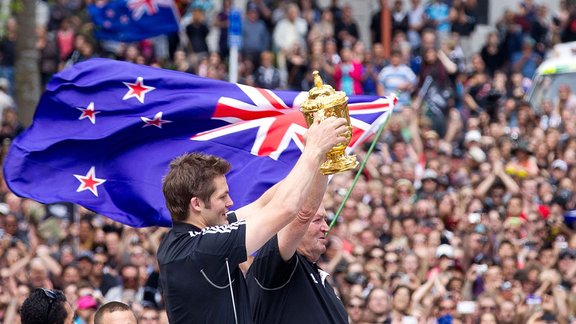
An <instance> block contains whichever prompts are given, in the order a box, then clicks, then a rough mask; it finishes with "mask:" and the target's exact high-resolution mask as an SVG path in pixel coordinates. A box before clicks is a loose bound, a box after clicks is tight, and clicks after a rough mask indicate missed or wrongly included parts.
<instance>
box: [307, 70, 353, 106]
mask: <svg viewBox="0 0 576 324" xmlns="http://www.w3.org/2000/svg"><path fill="white" fill-rule="evenodd" d="M312 74H313V75H314V87H313V88H312V89H310V91H308V100H306V101H305V102H303V103H302V105H301V110H302V111H303V112H306V111H316V110H320V109H324V108H328V107H332V106H334V105H338V104H341V103H344V102H346V100H347V98H346V93H344V91H335V90H334V88H332V87H331V86H330V85H329V84H324V83H323V81H322V78H321V77H320V73H319V72H318V71H314V72H312Z"/></svg>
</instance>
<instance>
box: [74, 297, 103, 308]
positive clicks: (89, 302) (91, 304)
mask: <svg viewBox="0 0 576 324" xmlns="http://www.w3.org/2000/svg"><path fill="white" fill-rule="evenodd" d="M77 304H78V309H91V308H92V309H96V308H98V302H97V301H96V299H94V297H92V296H89V295H88V296H82V297H80V298H78V302H77Z"/></svg>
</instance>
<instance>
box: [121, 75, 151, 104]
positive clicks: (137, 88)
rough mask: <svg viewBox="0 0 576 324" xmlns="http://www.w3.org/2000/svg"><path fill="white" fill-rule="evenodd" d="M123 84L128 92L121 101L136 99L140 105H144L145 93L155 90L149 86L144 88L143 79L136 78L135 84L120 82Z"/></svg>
mask: <svg viewBox="0 0 576 324" xmlns="http://www.w3.org/2000/svg"><path fill="white" fill-rule="evenodd" d="M122 83H124V84H125V85H126V86H127V87H128V89H130V90H128V92H126V94H125V95H124V98H122V100H126V99H130V98H133V97H135V98H136V99H138V101H140V103H144V95H146V93H148V92H150V91H152V90H154V89H156V88H154V87H150V86H146V85H144V78H142V77H138V78H136V82H135V83H130V82H122Z"/></svg>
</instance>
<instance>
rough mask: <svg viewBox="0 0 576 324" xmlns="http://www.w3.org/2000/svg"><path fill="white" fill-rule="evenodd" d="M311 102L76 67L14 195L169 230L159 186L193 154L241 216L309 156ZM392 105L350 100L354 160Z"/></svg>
mask: <svg viewBox="0 0 576 324" xmlns="http://www.w3.org/2000/svg"><path fill="white" fill-rule="evenodd" d="M307 97H308V93H307V92H293V91H270V90H265V89H258V88H253V87H249V86H245V85H241V84H233V83H228V82H223V81H217V80H212V79H205V78H201V77H198V76H196V75H192V74H188V73H182V72H175V71H169V70H163V69H158V68H153V67H148V66H142V65H136V64H131V63H126V62H120V61H115V60H107V59H92V60H88V61H85V62H82V63H78V64H76V65H74V66H72V67H70V68H68V69H66V70H64V71H62V72H60V73H58V74H56V75H55V76H54V77H53V78H52V80H51V82H50V83H49V84H48V86H47V89H46V92H45V93H44V94H43V96H42V98H41V100H40V103H39V105H38V108H37V110H36V115H35V117H34V121H33V123H32V126H31V127H30V128H29V129H27V130H26V131H25V132H24V133H22V135H20V136H19V137H17V138H16V139H15V140H14V142H13V144H12V147H11V149H10V151H9V153H8V157H7V159H6V161H5V163H4V173H5V179H6V182H7V184H8V186H9V187H10V189H11V190H12V191H13V192H15V193H16V194H18V195H20V196H24V197H29V198H32V199H35V200H37V201H40V202H43V203H53V202H62V201H66V202H73V203H77V204H80V205H82V206H84V207H86V208H88V209H91V210H93V211H95V212H97V213H100V214H102V215H104V216H107V217H109V218H112V219H114V220H116V221H119V222H122V223H124V224H127V225H131V226H135V227H142V226H153V225H161V226H170V224H171V220H170V214H169V212H168V210H167V208H166V206H165V202H164V197H163V194H162V177H163V176H164V174H165V173H166V172H167V170H168V164H169V162H170V160H171V159H173V158H174V157H176V156H179V155H182V154H184V153H187V152H193V151H195V152H204V153H208V154H214V155H218V156H221V157H223V158H225V159H227V160H228V161H230V162H231V164H232V170H231V171H230V173H229V174H227V178H228V182H229V186H230V192H231V195H232V199H233V201H234V208H237V207H241V206H243V205H245V204H247V203H250V202H252V201H253V200H255V199H256V198H257V197H259V196H260V195H261V194H262V193H263V192H264V191H265V190H266V189H268V188H269V187H271V186H272V185H274V184H275V183H277V182H278V181H280V180H281V179H283V178H284V177H285V176H286V175H287V173H288V172H289V171H290V170H291V168H292V166H293V165H294V163H295V162H296V160H297V159H298V157H299V156H300V154H301V150H302V148H303V146H304V144H303V134H304V133H305V132H306V128H307V127H306V122H305V120H304V116H303V114H302V113H301V112H300V111H299V109H298V108H299V106H300V103H302V102H303V101H304V100H306V99H307ZM395 102H396V99H395V98H381V97H373V96H353V97H350V99H349V110H350V119H351V125H352V126H353V130H352V134H353V135H352V140H351V142H350V145H349V149H350V150H352V149H353V148H354V147H356V146H357V145H359V144H361V143H362V142H363V141H364V140H365V139H366V138H367V137H368V136H370V135H371V134H373V133H374V132H375V131H376V129H377V127H378V126H380V125H382V124H383V123H385V121H386V119H387V118H388V117H389V115H390V112H391V108H393V107H392V106H393V105H394V103H395Z"/></svg>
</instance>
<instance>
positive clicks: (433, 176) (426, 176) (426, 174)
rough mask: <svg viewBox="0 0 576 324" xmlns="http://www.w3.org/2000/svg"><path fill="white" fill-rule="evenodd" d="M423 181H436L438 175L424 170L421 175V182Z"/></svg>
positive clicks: (432, 171)
mask: <svg viewBox="0 0 576 324" xmlns="http://www.w3.org/2000/svg"><path fill="white" fill-rule="evenodd" d="M424 180H434V181H436V180H438V173H436V171H434V170H432V169H426V170H424V174H422V181H424Z"/></svg>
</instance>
